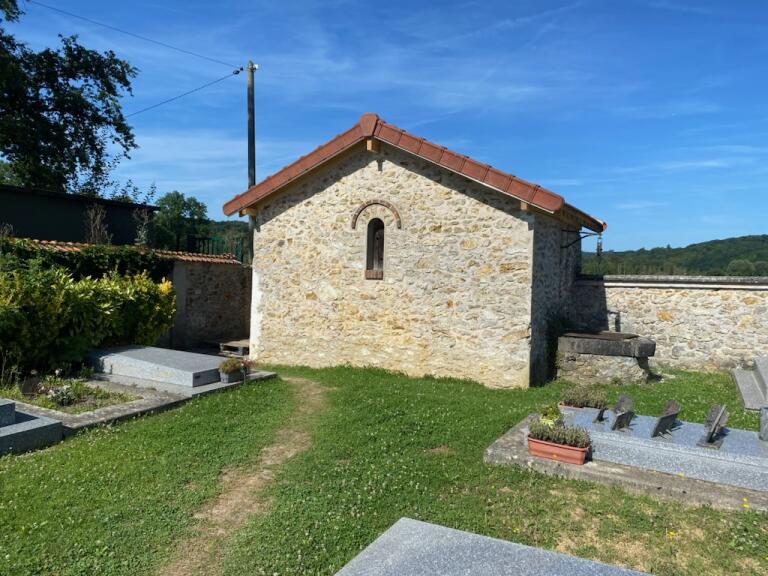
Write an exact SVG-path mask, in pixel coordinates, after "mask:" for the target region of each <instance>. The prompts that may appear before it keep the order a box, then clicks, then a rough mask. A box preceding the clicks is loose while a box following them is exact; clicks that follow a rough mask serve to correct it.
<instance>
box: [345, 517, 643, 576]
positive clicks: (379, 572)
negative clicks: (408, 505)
mask: <svg viewBox="0 0 768 576" xmlns="http://www.w3.org/2000/svg"><path fill="white" fill-rule="evenodd" d="M475 574H482V575H483V576H502V575H503V576H563V575H564V574H568V575H569V576H632V575H634V576H639V575H641V574H646V573H645V572H636V571H633V570H627V569H624V568H617V567H615V566H609V565H607V564H602V563H599V562H592V561H590V560H584V559H581V558H576V557H574V556H568V555H566V554H560V553H557V552H550V551H548V550H542V549H541V548H533V547H531V546H524V545H522V544H516V543H514V542H507V541H505V540H499V539H497V538H490V537H488V536H480V535H478V534H472V533H470V532H463V531H461V530H454V529H452V528H446V527H444V526H438V525H436V524H430V523H428V522H421V521H418V520H412V519H410V518H401V519H400V520H398V521H397V522H396V523H395V524H394V525H393V526H392V527H391V528H389V530H387V531H386V532H384V534H382V535H381V536H379V537H378V538H377V539H376V540H374V542H373V543H372V544H371V545H370V546H368V547H367V548H366V549H365V550H363V551H362V552H361V553H360V554H358V555H357V556H356V557H355V558H353V559H352V561H351V562H350V563H349V564H347V565H346V566H345V567H344V568H342V569H341V571H339V572H338V573H337V575H336V576H469V575H475Z"/></svg>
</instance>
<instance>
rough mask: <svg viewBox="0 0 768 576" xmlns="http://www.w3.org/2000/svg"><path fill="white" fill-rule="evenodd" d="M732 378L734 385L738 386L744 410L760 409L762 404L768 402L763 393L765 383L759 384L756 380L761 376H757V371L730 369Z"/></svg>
mask: <svg viewBox="0 0 768 576" xmlns="http://www.w3.org/2000/svg"><path fill="white" fill-rule="evenodd" d="M731 374H732V375H733V379H734V380H736V385H737V386H738V387H739V392H740V393H741V401H742V402H743V403H744V408H745V409H746V410H760V408H761V407H762V406H765V405H766V404H768V400H767V399H766V395H765V392H764V390H765V385H764V384H763V385H762V386H761V383H760V382H759V381H758V380H759V379H760V378H761V377H760V376H758V372H757V371H752V370H741V369H738V368H737V369H735V370H731Z"/></svg>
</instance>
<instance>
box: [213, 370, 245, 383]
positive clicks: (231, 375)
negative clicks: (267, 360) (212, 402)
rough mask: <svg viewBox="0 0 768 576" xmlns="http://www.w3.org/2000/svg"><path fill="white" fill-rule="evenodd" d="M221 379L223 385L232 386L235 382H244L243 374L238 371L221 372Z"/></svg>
mask: <svg viewBox="0 0 768 576" xmlns="http://www.w3.org/2000/svg"><path fill="white" fill-rule="evenodd" d="M219 379H220V380H221V383H222V384H232V383H233V382H242V380H243V372H242V370H238V371H237V372H222V371H221V370H219Z"/></svg>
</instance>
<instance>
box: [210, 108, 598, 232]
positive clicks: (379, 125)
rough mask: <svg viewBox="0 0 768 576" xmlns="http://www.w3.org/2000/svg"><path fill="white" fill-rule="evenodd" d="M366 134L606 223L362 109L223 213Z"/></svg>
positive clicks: (537, 203) (535, 201) (531, 199)
mask: <svg viewBox="0 0 768 576" xmlns="http://www.w3.org/2000/svg"><path fill="white" fill-rule="evenodd" d="M367 139H373V140H378V141H381V142H385V143H386V144H389V145H391V146H395V147H396V148H400V149H401V150H405V151H406V152H410V153H411V154H414V155H416V156H418V157H419V158H423V159H425V160H428V161H430V162H434V163H435V164H437V165H439V166H442V167H443V168H446V169H447V170H451V171H452V172H455V173H457V174H461V175H462V176H464V177H466V178H469V179H471V180H474V181H476V182H479V183H481V184H484V185H485V186H488V187H489V188H493V189H494V190H498V191H499V192H502V193H504V194H507V195H509V196H512V197H514V198H516V199H518V200H520V201H521V202H526V203H527V204H530V205H531V206H534V207H535V208H538V209H540V210H543V211H545V212H548V213H550V214H559V213H562V214H567V215H568V216H569V217H570V218H571V219H576V220H577V221H579V222H580V223H581V225H583V226H585V227H586V228H589V229H591V230H594V231H595V232H602V231H603V230H605V228H606V224H605V222H602V221H601V220H598V219H597V218H595V217H593V216H590V215H589V214H587V213H585V212H582V211H581V210H579V209H578V208H575V207H574V206H571V205H570V204H567V203H566V202H565V200H564V199H563V197H562V196H560V195H559V194H556V193H554V192H552V191H550V190H547V189H546V188H543V187H541V186H539V185H538V184H532V183H530V182H526V181H525V180H522V179H520V178H517V177H516V176H513V175H512V174H507V173H506V172H502V171H501V170H498V169H496V168H493V167H492V166H489V165H488V164H483V163H481V162H477V161H476V160H473V159H472V158H469V157H468V156H464V155H462V154H457V153H456V152H452V151H450V150H448V148H446V147H444V146H439V145H437V144H433V143H432V142H429V141H428V140H425V139H424V138H419V137H417V136H414V135H412V134H410V133H409V132H406V131H405V130H403V129H401V128H398V127H396V126H393V125H392V124H389V123H388V122H385V121H384V120H382V119H381V118H379V117H378V116H377V115H376V114H370V113H368V114H363V115H362V116H361V117H360V121H359V122H358V123H357V124H355V125H354V126H352V128H350V129H349V130H347V131H346V132H342V133H341V134H339V135H337V136H336V137H335V138H333V139H331V140H330V141H328V142H326V143H325V144H323V145H322V146H320V147H318V148H315V149H314V150H313V151H312V152H310V153H309V154H307V155H306V156H302V157H301V158H299V159H298V160H296V161H295V162H293V163H292V164H289V165H288V166H286V167H285V168H283V169H282V170H280V171H278V172H276V173H275V174H273V175H272V176H269V177H267V178H266V179H265V180H262V181H261V182H259V183H257V184H256V185H254V186H251V187H250V188H249V189H248V190H246V191H245V192H243V193H242V194H239V195H237V196H235V197H234V198H232V200H230V201H229V202H227V203H226V204H224V213H225V214H226V215H227V216H231V215H232V214H234V213H236V212H240V211H242V210H245V209H246V208H248V207H249V206H251V205H253V204H254V203H256V202H258V201H259V200H262V199H263V198H266V197H267V196H269V195H271V194H273V193H275V192H277V191H278V190H280V189H282V188H283V187H284V186H285V185H286V184H288V183H290V182H293V181H294V180H296V179H297V178H299V177H301V176H303V175H305V174H306V173H308V172H310V171H311V170H314V169H315V168H317V167H318V166H320V165H321V164H323V163H324V162H326V161H327V160H329V159H331V158H333V157H335V156H337V155H338V154H340V153H342V152H344V151H345V150H348V149H349V148H351V147H352V146H354V145H355V144H358V143H359V142H362V141H363V140H367Z"/></svg>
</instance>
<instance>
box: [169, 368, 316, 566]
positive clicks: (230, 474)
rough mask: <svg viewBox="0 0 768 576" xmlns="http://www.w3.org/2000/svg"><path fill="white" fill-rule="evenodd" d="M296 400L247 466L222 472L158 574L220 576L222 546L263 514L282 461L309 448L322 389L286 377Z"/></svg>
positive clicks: (310, 381)
mask: <svg viewBox="0 0 768 576" xmlns="http://www.w3.org/2000/svg"><path fill="white" fill-rule="evenodd" d="M285 380H286V381H287V382H288V383H290V385H291V386H292V387H293V388H294V390H295V392H296V395H297V397H298V399H299V403H298V407H297V409H296V411H295V412H294V413H293V414H292V415H291V419H290V420H289V422H288V424H287V426H285V427H284V428H282V429H280V430H278V431H277V434H276V435H275V441H274V443H272V444H271V445H269V446H267V447H265V448H264V449H263V450H262V451H261V453H260V455H259V459H258V460H257V461H256V462H255V463H254V464H253V465H252V466H249V467H247V468H236V469H232V470H228V471H225V472H224V473H223V474H222V475H221V477H220V478H219V482H220V484H221V491H220V493H219V495H218V496H217V497H216V498H215V499H213V500H212V501H210V502H209V503H208V504H206V505H205V506H204V507H203V508H202V509H201V510H199V511H198V512H197V513H196V514H195V515H194V517H195V520H196V523H195V524H196V525H195V528H194V532H193V534H192V536H187V537H186V538H184V539H183V540H181V541H179V542H178V543H177V544H176V547H175V549H174V551H173V553H172V554H171V558H170V560H169V562H168V563H167V564H166V565H165V566H163V567H162V568H161V569H160V570H159V571H158V573H159V574H161V575H163V576H193V575H199V574H206V575H209V574H219V573H221V559H222V551H223V544H224V543H225V541H226V540H227V538H229V536H230V535H231V534H233V533H234V532H235V531H236V530H237V529H238V528H240V527H241V526H243V525H244V524H245V523H246V521H247V520H248V519H249V518H250V517H251V516H253V515H254V514H263V513H264V512H265V511H266V510H268V509H269V506H270V501H269V499H268V498H266V497H265V495H264V491H265V489H266V487H267V486H268V485H269V484H270V483H271V482H273V481H274V479H275V474H276V472H277V469H278V468H279V467H280V466H281V465H282V464H284V463H285V462H286V461H287V460H289V459H291V458H293V457H294V456H296V455H297V454H300V453H302V452H304V451H306V450H308V449H309V447H310V446H311V444H312V435H311V431H310V429H309V427H310V424H309V418H307V417H308V416H310V415H311V414H313V413H315V412H317V411H319V410H321V409H322V408H323V405H324V391H325V389H324V388H323V387H322V386H320V384H318V383H317V382H314V381H313V380H308V379H306V378H285Z"/></svg>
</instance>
